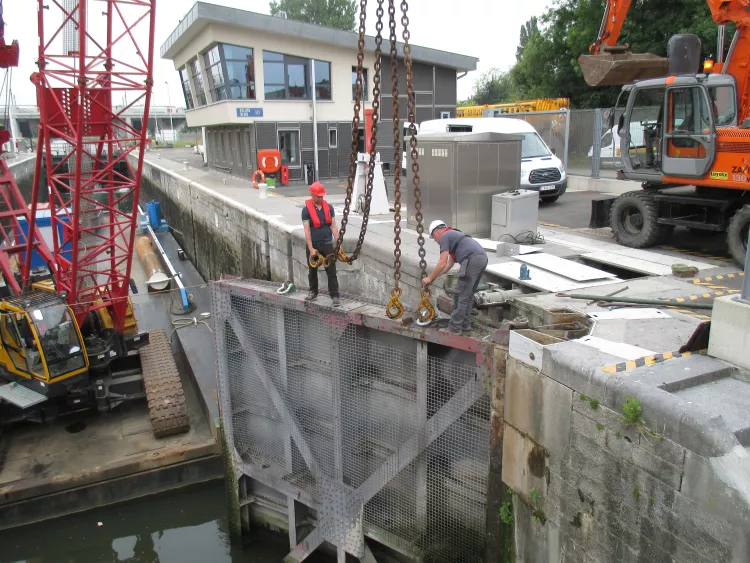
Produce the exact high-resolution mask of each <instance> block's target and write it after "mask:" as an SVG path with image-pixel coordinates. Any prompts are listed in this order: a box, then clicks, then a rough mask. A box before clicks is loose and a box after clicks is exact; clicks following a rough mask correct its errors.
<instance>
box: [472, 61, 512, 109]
mask: <svg viewBox="0 0 750 563" xmlns="http://www.w3.org/2000/svg"><path fill="white" fill-rule="evenodd" d="M512 98H513V84H512V82H511V80H510V75H509V74H508V73H507V72H502V71H501V70H500V69H497V68H492V69H490V70H488V71H487V72H485V73H484V74H482V75H481V76H480V77H479V78H477V79H476V81H475V82H474V93H473V94H472V96H471V100H470V101H471V102H473V103H472V104H471V105H477V106H481V105H484V104H497V103H501V102H509V101H511V99H512ZM466 105H469V104H466Z"/></svg>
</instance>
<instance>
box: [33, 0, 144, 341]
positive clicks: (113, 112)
mask: <svg viewBox="0 0 750 563" xmlns="http://www.w3.org/2000/svg"><path fill="white" fill-rule="evenodd" d="M155 3H156V0H105V1H103V2H96V4H95V5H96V6H97V7H98V6H100V5H101V6H102V7H103V9H104V10H103V11H101V12H96V13H94V12H93V11H91V12H89V11H88V2H87V0H38V25H39V60H38V63H37V64H38V66H39V72H37V73H34V74H33V75H32V82H33V83H34V84H35V85H36V87H37V104H38V106H39V112H40V123H39V143H38V152H37V155H38V157H39V158H38V160H37V166H36V171H35V176H34V192H33V196H32V203H31V213H30V216H31V220H32V222H33V220H34V217H35V214H36V208H37V204H36V202H37V201H38V200H39V194H38V190H39V189H44V188H43V187H42V186H40V180H41V179H42V176H41V172H42V170H41V157H42V152H43V157H44V159H45V160H44V162H45V165H46V173H47V186H46V188H47V189H48V191H49V202H50V211H51V217H52V233H53V240H54V267H53V273H54V275H55V281H56V287H57V291H58V292H67V295H68V302H69V303H70V305H71V306H72V308H73V310H74V311H75V312H76V316H77V317H78V321H79V323H80V322H83V320H84V318H85V316H86V315H87V313H89V312H90V311H93V310H96V309H100V308H106V309H107V310H108V311H109V313H110V315H111V317H112V321H113V325H114V327H113V328H114V329H115V330H116V331H117V332H119V333H122V331H123V325H124V321H125V313H126V308H127V296H128V290H129V281H130V269H131V262H132V255H133V245H134V239H135V230H136V222H137V218H138V194H139V188H140V179H141V171H142V167H143V153H144V148H145V145H146V140H147V131H148V129H147V126H148V115H149V107H150V103H151V88H152V85H153V58H154V22H155ZM91 4H92V5H94V3H91ZM140 37H142V39H143V41H144V42H146V43H147V47H146V50H145V52H144V50H143V49H141V47H140V45H139V38H140ZM115 96H117V97H115ZM120 97H122V99H124V100H127V103H123V104H122V105H120V106H116V105H115V100H116V99H117V100H118V101H119V98H120ZM141 104H142V105H143V119H142V121H141V126H140V127H134V126H133V125H132V124H131V123H130V122H129V121H128V120H127V119H126V117H125V113H126V112H127V111H128V110H130V109H131V108H133V107H135V106H140V105H141ZM136 153H137V154H136ZM131 155H134V156H135V161H136V162H135V165H134V164H133V163H132V162H131V161H130V159H129V158H128V157H129V156H131ZM33 243H34V241H33V239H32V238H31V237H30V239H29V242H28V245H29V248H30V246H31V245H32V244H33ZM30 262H31V254H30V253H29V252H27V253H26V260H25V264H24V267H23V270H22V280H23V282H24V284H26V283H28V280H29V274H30ZM51 266H53V265H52V264H51Z"/></svg>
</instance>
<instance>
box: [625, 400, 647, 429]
mask: <svg viewBox="0 0 750 563" xmlns="http://www.w3.org/2000/svg"><path fill="white" fill-rule="evenodd" d="M622 420H623V422H625V424H626V425H628V426H640V425H642V424H643V406H642V405H641V402H640V401H639V400H638V399H636V398H635V397H626V398H625V402H624V403H623V404H622Z"/></svg>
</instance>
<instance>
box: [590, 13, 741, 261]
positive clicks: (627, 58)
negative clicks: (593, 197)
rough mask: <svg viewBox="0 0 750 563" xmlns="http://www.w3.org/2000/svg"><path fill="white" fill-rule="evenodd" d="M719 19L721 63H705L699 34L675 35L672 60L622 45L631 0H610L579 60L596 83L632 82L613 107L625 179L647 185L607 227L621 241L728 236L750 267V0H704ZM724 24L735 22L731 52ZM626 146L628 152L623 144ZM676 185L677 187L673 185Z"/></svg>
mask: <svg viewBox="0 0 750 563" xmlns="http://www.w3.org/2000/svg"><path fill="white" fill-rule="evenodd" d="M706 1H707V4H708V7H709V9H710V10H711V15H712V17H713V20H714V21H715V22H716V24H717V25H718V42H717V60H716V61H711V60H707V61H703V65H702V66H703V68H702V72H700V67H701V60H700V58H701V42H700V39H699V38H698V37H697V36H695V35H689V34H682V35H675V36H673V37H672V38H671V39H670V40H669V44H668V46H667V57H666V58H664V57H658V56H655V55H651V54H634V53H630V52H629V51H628V46H627V45H619V44H618V40H619V37H620V32H621V30H622V25H623V23H624V21H625V18H626V16H627V13H628V10H629V9H630V6H631V3H632V0H609V1H608V2H607V6H606V9H605V14H604V19H603V21H602V25H601V28H600V31H599V36H598V37H597V40H596V42H595V43H594V44H593V45H591V48H590V54H588V55H582V56H581V57H580V58H579V65H580V67H581V70H582V72H583V75H584V79H585V80H586V82H587V83H588V84H589V85H591V86H604V85H615V84H625V86H624V87H623V89H622V92H621V93H620V96H619V99H618V101H617V105H616V107H615V108H612V110H610V111H609V112H607V114H608V116H607V121H608V125H607V124H605V125H607V129H611V128H613V127H614V126H615V120H616V118H617V116H619V120H618V121H617V132H618V134H619V136H620V138H621V141H620V146H621V147H623V149H622V151H621V154H620V158H621V162H620V165H621V169H620V170H618V178H620V179H624V180H635V181H639V182H641V183H642V188H643V189H642V190H639V191H633V192H628V193H626V194H623V195H622V196H620V197H619V198H617V199H616V200H615V201H614V202H613V203H612V207H611V209H610V215H609V223H610V227H611V228H612V230H613V232H614V235H615V238H616V239H617V241H618V242H619V243H620V244H623V245H625V246H630V247H634V248H645V247H649V246H653V245H656V244H661V243H662V242H664V241H665V240H666V239H667V238H668V237H669V235H670V234H671V233H672V231H673V230H674V228H675V227H676V226H681V227H687V228H689V229H691V230H696V231H703V232H706V231H713V232H725V233H726V238H727V246H728V250H729V253H730V254H731V256H732V258H734V259H735V261H737V262H738V263H740V264H744V262H745V255H746V252H747V242H748V233H749V230H750V229H749V228H750V205H749V204H750V66H749V65H748V63H749V62H750V60H749V58H750V33H749V32H748V26H750V0H706ZM727 23H734V24H735V25H736V32H735V34H734V37H733V38H732V41H731V44H730V46H729V50H728V53H727V55H726V58H724V51H725V48H724V47H725V45H724V37H725V26H726V24H727ZM626 147H627V150H626ZM672 188H678V189H672Z"/></svg>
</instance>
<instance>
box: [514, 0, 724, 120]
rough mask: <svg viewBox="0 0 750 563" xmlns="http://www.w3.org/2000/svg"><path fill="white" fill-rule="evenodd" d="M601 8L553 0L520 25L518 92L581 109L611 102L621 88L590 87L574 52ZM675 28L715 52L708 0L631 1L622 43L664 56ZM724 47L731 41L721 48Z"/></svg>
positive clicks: (584, 48) (589, 39) (588, 36)
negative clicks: (561, 100)
mask: <svg viewBox="0 0 750 563" xmlns="http://www.w3.org/2000/svg"><path fill="white" fill-rule="evenodd" d="M603 13H604V2H603V0H557V2H556V3H555V4H554V5H553V7H552V8H550V9H549V10H548V11H547V12H546V13H545V14H544V15H543V16H542V17H541V18H540V20H539V22H538V23H535V22H533V21H532V20H530V21H529V22H527V23H526V24H525V25H524V27H523V28H522V30H521V39H520V43H519V47H518V50H517V53H518V55H519V57H518V62H517V63H516V65H515V66H514V67H513V69H512V70H511V72H510V76H511V80H512V85H513V89H514V93H515V94H516V96H518V97H520V98H521V99H528V98H537V97H551V98H557V97H567V98H570V99H571V102H572V104H573V106H574V107H579V108H587V107H588V108H591V107H606V106H611V105H613V104H614V103H615V101H616V100H617V96H618V94H619V92H620V87H618V86H610V87H599V88H592V87H590V86H588V85H587V84H586V83H585V81H584V80H583V75H582V73H581V69H580V67H579V66H578V57H579V56H580V55H582V54H585V53H588V50H589V45H590V44H591V43H593V42H594V40H595V39H596V36H597V34H598V32H599V26H600V25H601V20H602V15H603ZM532 19H533V18H532ZM534 30H536V33H534ZM676 33H694V34H696V35H698V37H700V39H701V41H702V44H703V56H704V57H709V56H715V51H716V24H714V22H713V20H712V19H711V14H710V12H709V9H708V6H707V4H706V0H680V2H679V9H678V10H676V9H675V3H673V2H664V1H663V0H640V1H639V2H633V6H632V7H631V8H630V12H629V14H628V19H627V20H626V21H625V25H624V26H623V30H622V35H621V37H620V43H627V44H628V45H629V46H630V50H631V51H632V52H633V53H653V54H654V55H659V56H666V54H667V42H668V41H669V38H670V37H671V36H672V35H674V34H676ZM733 33H734V27H733V26H727V37H732V34H733ZM728 47H729V41H727V44H726V45H725V50H727V49H728ZM696 70H698V69H696Z"/></svg>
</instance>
